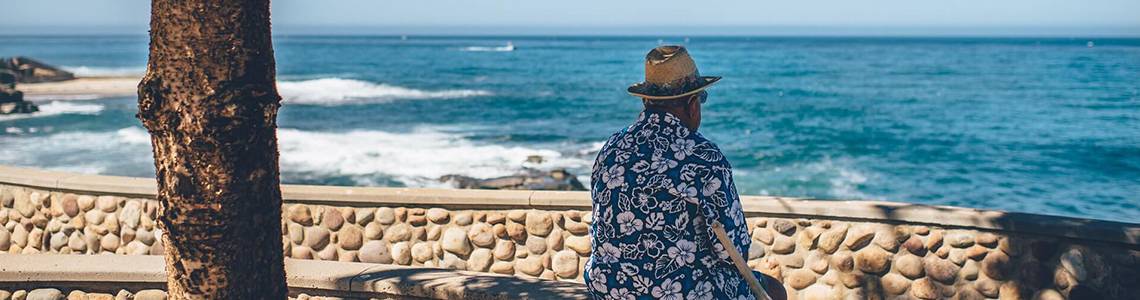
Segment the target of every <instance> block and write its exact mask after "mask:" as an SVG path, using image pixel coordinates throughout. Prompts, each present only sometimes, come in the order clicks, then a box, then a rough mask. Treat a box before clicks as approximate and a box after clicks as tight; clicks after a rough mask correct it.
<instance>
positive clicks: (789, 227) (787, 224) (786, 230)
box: [772, 219, 796, 236]
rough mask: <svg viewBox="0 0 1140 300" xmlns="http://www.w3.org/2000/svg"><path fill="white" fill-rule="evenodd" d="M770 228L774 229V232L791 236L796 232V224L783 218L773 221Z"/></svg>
mask: <svg viewBox="0 0 1140 300" xmlns="http://www.w3.org/2000/svg"><path fill="white" fill-rule="evenodd" d="M772 229H775V230H776V232H779V233H780V234H783V235H786V236H792V234H794V233H796V224H795V223H792V221H788V220H785V219H777V220H776V221H775V222H773V224H772Z"/></svg>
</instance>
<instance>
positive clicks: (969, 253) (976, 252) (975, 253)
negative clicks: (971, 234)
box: [965, 245, 990, 260]
mask: <svg viewBox="0 0 1140 300" xmlns="http://www.w3.org/2000/svg"><path fill="white" fill-rule="evenodd" d="M989 252H990V249H988V248H986V247H984V246H981V245H974V246H973V247H970V248H966V253H965V254H966V257H967V258H969V259H973V260H982V259H983V258H985V257H986V254H987V253H989Z"/></svg>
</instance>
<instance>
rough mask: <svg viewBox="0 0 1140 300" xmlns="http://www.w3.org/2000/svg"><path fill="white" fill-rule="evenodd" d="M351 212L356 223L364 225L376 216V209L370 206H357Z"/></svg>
mask: <svg viewBox="0 0 1140 300" xmlns="http://www.w3.org/2000/svg"><path fill="white" fill-rule="evenodd" d="M355 210H356V211H355V212H354V213H353V214H355V215H356V224H359V225H362V226H363V225H366V224H371V223H372V220H374V219H375V218H376V209H375V208H371V207H357V208H356V209H355Z"/></svg>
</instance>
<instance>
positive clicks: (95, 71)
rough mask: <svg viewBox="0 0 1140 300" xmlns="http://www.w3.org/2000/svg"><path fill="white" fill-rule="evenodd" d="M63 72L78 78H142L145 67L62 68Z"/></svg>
mask: <svg viewBox="0 0 1140 300" xmlns="http://www.w3.org/2000/svg"><path fill="white" fill-rule="evenodd" d="M61 68H63V70H65V71H68V72H71V73H72V74H75V76H79V77H92V76H142V75H143V74H145V73H146V68H145V67H88V66H63V67H61Z"/></svg>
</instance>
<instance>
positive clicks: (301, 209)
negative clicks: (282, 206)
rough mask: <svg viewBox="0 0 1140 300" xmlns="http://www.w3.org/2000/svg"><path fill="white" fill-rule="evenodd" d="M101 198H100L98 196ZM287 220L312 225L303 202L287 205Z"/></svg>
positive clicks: (311, 215) (310, 217)
mask: <svg viewBox="0 0 1140 300" xmlns="http://www.w3.org/2000/svg"><path fill="white" fill-rule="evenodd" d="M100 200H102V198H100ZM289 220H290V221H293V223H297V224H301V225H304V226H310V225H313V213H312V212H311V211H309V207H308V206H306V205H303V204H294V205H293V206H292V207H289Z"/></svg>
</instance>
